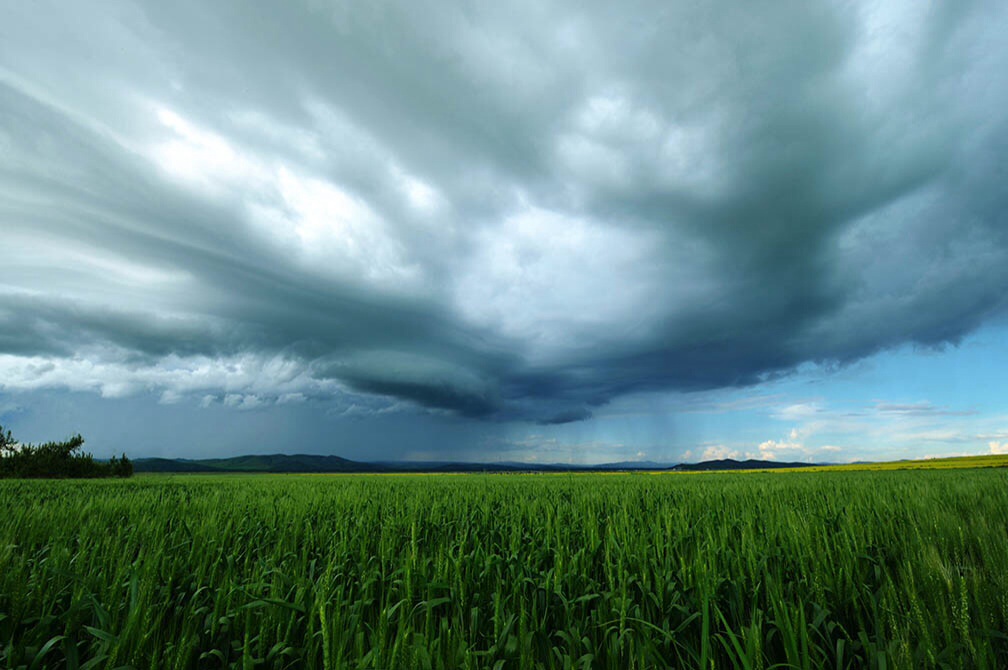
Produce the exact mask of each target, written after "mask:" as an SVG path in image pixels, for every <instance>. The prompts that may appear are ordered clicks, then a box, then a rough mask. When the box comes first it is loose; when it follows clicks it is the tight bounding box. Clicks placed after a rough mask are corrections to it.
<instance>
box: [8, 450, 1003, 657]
mask: <svg viewBox="0 0 1008 670" xmlns="http://www.w3.org/2000/svg"><path fill="white" fill-rule="evenodd" d="M0 509H4V510H7V512H6V514H5V515H4V516H2V517H0V667H5V668H44V667H68V668H95V667H102V668H104V667H109V668H115V667H136V668H190V667H206V668H216V667H235V668H302V667H303V668H397V667H402V668H414V667H416V668H424V667H430V668H532V667H548V668H645V667H686V668H697V667H702V668H708V667H716V668H724V667H738V668H767V669H769V668H772V667H794V668H819V667H830V668H862V667H872V668H894V667H895V668H926V667H949V668H998V667H1008V637H1006V633H1008V570H1006V569H1005V566H1006V565H1008V542H1006V538H1008V514H1006V511H1008V470H1004V469H975V470H937V471H892V472H889V471H859V472H845V471H838V472H829V473H817V472H806V473H794V472H791V473H788V474H787V475H786V476H783V475H781V474H778V473H750V474H719V475H710V476H703V477H696V476H682V475H674V474H670V475H661V476H654V475H643V474H640V475H605V476H602V475H575V476H572V475H461V476H391V477H390V476H380V475H379V476H360V475H349V476H343V475H336V476H269V475H250V476H225V477H220V476H205V475H204V476H177V477H142V478H134V479H132V480H127V481H85V482H82V481H30V482H29V481H0Z"/></svg>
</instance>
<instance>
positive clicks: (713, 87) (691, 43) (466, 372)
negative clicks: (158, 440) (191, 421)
mask: <svg viewBox="0 0 1008 670" xmlns="http://www.w3.org/2000/svg"><path fill="white" fill-rule="evenodd" d="M1006 14H1008V7H1006V6H1004V4H1003V3H995V2H946V3H942V2H935V3H919V2H909V1H908V2H885V3H867V2H856V3H847V2H842V3H841V2H836V3H805V2H797V1H795V2H783V3H759V4H758V6H754V5H751V4H746V5H742V4H740V3H737V2H721V3H700V4H697V3H668V2H655V3H650V2H635V3H617V4H613V3H580V2H577V3H576V2H570V3H559V2H529V3H519V4H511V3H509V4H508V5H507V6H506V8H505V7H490V6H470V5H469V4H468V3H416V2H376V3H343V2H333V3H326V2H306V3H301V2H293V1H292V2H286V3H281V4H278V5H250V4H248V3H237V2H235V3H231V2H214V3H206V2H172V3H153V2H151V3H129V2H102V3H98V4H75V3H71V4H67V3H57V4H53V5H52V6H48V7H47V6H45V5H44V3H13V4H8V5H7V6H6V7H4V8H3V9H2V10H0V19H2V20H0V253H2V260H0V387H2V388H3V389H6V390H8V391H23V390H31V389H73V390H86V391H94V392H97V393H101V394H102V395H105V396H111V397H119V396H124V395H130V394H134V393H138V392H141V391H143V392H155V393H159V394H161V397H162V399H163V400H164V401H165V402H177V401H178V400H180V399H182V398H193V399H197V400H199V401H200V402H203V403H204V404H206V403H222V404H225V405H232V406H235V407H242V406H256V405H258V404H261V403H285V402H293V401H297V400H301V399H305V398H319V399H323V400H325V401H326V402H330V403H332V404H334V405H337V406H340V407H345V408H346V407H355V408H364V409H365V410H366V411H375V412H378V411H385V410H387V409H388V408H390V407H395V406H398V404H399V403H402V402H405V403H407V404H408V405H412V406H420V407H422V408H426V409H427V410H429V411H431V412H434V413H439V412H444V413H449V414H457V415H462V416H465V417H473V418H478V419H485V420H492V421H504V420H527V421H532V422H538V423H544V424H549V423H562V422H573V421H579V420H583V419H585V418H587V417H589V416H591V414H592V412H593V411H595V410H596V409H597V408H598V407H600V406H603V405H605V404H607V403H609V402H610V401H612V400H613V399H615V398H617V397H620V396H623V395H626V394H630V393H637V392H646V391H660V390H685V391H692V390H702V389H716V388H723V387H736V386H745V385H751V384H756V383H759V382H760V381H763V380H766V379H769V378H772V377H775V376H778V375H783V374H787V373H788V372H789V371H791V370H794V369H795V368H796V366H799V365H801V364H802V363H806V362H810V361H811V362H820V363H829V364H841V365H842V364H845V363H848V362H851V361H855V360H858V359H861V358H863V357H865V356H868V355H871V354H873V353H875V352H878V351H880V350H883V349H887V348H891V347H895V346H899V345H901V344H905V343H919V344H922V345H926V346H931V345H939V344H942V343H946V342H956V341H958V340H959V339H960V338H962V337H963V336H965V335H966V334H968V333H970V332H972V331H973V330H975V329H976V328H978V327H980V326H981V325H983V324H985V323H988V322H990V321H992V320H995V319H1000V318H1003V317H1004V315H1005V311H1006V298H1005V295H1006V292H1005V290H1004V289H1005V287H1006V286H1008V221H1006V219H1005V216H1006V215H1005V212H1006V211H1008V190H1006V189H1005V187H1004V184H1005V182H1006V179H1008V174H1006V171H1005V161H1004V158H1003V157H1004V156H1005V155H1008V86H1006V85H1005V83H1004V77H1003V73H1004V72H1005V71H1006V69H1008V40H1006V39H1005V37H1004V31H1003V29H1002V27H1003V26H1004V25H1005V23H1006V20H1008V16H1006Z"/></svg>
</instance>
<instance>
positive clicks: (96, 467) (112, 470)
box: [0, 426, 133, 478]
mask: <svg viewBox="0 0 1008 670" xmlns="http://www.w3.org/2000/svg"><path fill="white" fill-rule="evenodd" d="M83 446H84V438H83V437H81V436H80V435H74V436H73V437H71V438H70V439H68V440H64V441H63V442H45V443H43V444H31V443H27V442H18V441H17V440H15V439H14V436H13V435H11V432H10V430H6V431H5V430H4V428H3V426H0V478H3V477H18V478H21V477H24V478H30V477H31V478H39V477H75V478H77V477H80V478H95V477H129V476H131V475H132V474H133V463H132V462H131V461H130V459H128V458H127V457H126V454H123V455H122V456H121V457H116V456H113V457H112V458H111V459H110V460H109V461H108V462H105V461H96V460H95V459H94V456H93V455H91V454H90V453H88V452H86V451H84V450H83Z"/></svg>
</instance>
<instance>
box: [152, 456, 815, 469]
mask: <svg viewBox="0 0 1008 670" xmlns="http://www.w3.org/2000/svg"><path fill="white" fill-rule="evenodd" d="M134 466H135V470H136V471H137V472H207V473H212V472H220V473H226V472H247V473H252V472H262V473H283V472H288V473H310V472H317V473H340V472H346V473H354V472H360V473H366V472H402V473H407V472H444V473H451V472H626V471H648V472H655V471H666V470H681V471H706V470H765V469H771V468H773V469H778V468H793V467H809V464H808V463H777V462H774V461H756V460H748V461H735V460H732V459H722V460H714V461H704V462H702V463H682V464H679V465H672V464H665V463H656V462H652V461H647V462H638V461H623V462H618V463H603V464H600V465H573V464H566V463H521V462H504V463H460V462H452V461H439V462H430V461H412V462H410V461H385V462H364V461H352V460H350V459H347V458H342V457H340V456H323V455H316V454H252V455H246V456H234V457H232V458H205V459H197V460H191V459H182V458H177V459H172V458H140V459H137V460H136V461H134Z"/></svg>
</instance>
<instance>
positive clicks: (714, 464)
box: [673, 458, 816, 472]
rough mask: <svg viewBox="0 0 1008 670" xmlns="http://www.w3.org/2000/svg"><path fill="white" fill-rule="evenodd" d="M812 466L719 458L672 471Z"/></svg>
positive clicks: (689, 464) (682, 466) (682, 464)
mask: <svg viewBox="0 0 1008 670" xmlns="http://www.w3.org/2000/svg"><path fill="white" fill-rule="evenodd" d="M813 465H816V464H815V463H786V462H780V461H757V460H755V459H752V458H750V459H749V460H746V461H736V460H735V459H733V458H720V459H717V460H713V461H702V462H700V463H680V464H679V465H677V466H675V467H674V468H673V470H685V471H688V472H695V471H702V470H779V469H781V468H807V467H810V466H813Z"/></svg>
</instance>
